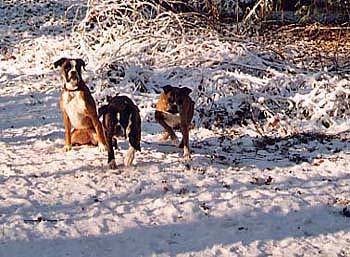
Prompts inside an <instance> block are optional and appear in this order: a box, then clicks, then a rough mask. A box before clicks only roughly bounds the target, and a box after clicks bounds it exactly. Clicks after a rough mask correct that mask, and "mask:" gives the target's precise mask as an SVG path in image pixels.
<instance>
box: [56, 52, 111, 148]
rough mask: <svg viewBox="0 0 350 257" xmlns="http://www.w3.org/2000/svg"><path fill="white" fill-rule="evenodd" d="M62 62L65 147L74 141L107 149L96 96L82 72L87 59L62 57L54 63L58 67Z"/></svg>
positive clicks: (61, 100)
mask: <svg viewBox="0 0 350 257" xmlns="http://www.w3.org/2000/svg"><path fill="white" fill-rule="evenodd" d="M58 66H60V67H61V78H62V80H63V83H64V85H63V91H62V94H61V97H60V100H59V105H60V109H61V112H62V114H63V122H64V128H65V137H64V138H65V139H64V149H65V150H66V151H69V150H70V149H71V148H72V145H85V144H92V145H98V147H99V149H100V150H101V151H105V150H106V140H105V137H104V134H103V130H102V126H101V123H100V121H99V119H98V116H97V111H96V104H95V100H94V99H93V97H92V95H91V92H90V90H89V88H88V87H87V86H86V85H85V82H84V81H83V79H82V76H81V69H82V68H84V70H85V62H84V61H83V60H82V59H70V58H61V59H59V60H57V61H56V62H55V63H54V67H55V68H57V67H58ZM72 127H73V130H72Z"/></svg>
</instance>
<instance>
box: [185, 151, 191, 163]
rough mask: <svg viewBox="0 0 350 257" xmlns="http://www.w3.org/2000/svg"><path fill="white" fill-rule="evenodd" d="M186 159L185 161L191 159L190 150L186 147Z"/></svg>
mask: <svg viewBox="0 0 350 257" xmlns="http://www.w3.org/2000/svg"><path fill="white" fill-rule="evenodd" d="M184 159H185V161H189V160H191V155H190V152H189V151H188V150H186V149H185V150H184Z"/></svg>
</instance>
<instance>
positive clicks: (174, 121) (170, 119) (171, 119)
mask: <svg viewBox="0 0 350 257" xmlns="http://www.w3.org/2000/svg"><path fill="white" fill-rule="evenodd" d="M163 115H164V120H165V123H166V124H168V125H169V126H170V127H172V128H173V127H177V126H179V125H180V123H181V118H180V114H179V113H177V114H172V113H170V112H163Z"/></svg>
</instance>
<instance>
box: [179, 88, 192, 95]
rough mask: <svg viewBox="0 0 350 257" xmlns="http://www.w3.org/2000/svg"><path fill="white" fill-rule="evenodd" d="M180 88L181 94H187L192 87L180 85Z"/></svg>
mask: <svg viewBox="0 0 350 257" xmlns="http://www.w3.org/2000/svg"><path fill="white" fill-rule="evenodd" d="M180 90H181V94H182V95H185V96H188V95H189V94H190V93H191V92H192V89H189V88H188V87H181V88H180Z"/></svg>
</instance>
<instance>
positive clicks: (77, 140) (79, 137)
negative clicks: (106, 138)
mask: <svg viewBox="0 0 350 257" xmlns="http://www.w3.org/2000/svg"><path fill="white" fill-rule="evenodd" d="M71 142H72V145H89V144H92V145H97V136H96V133H95V131H94V130H93V129H74V130H73V131H72V134H71Z"/></svg>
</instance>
